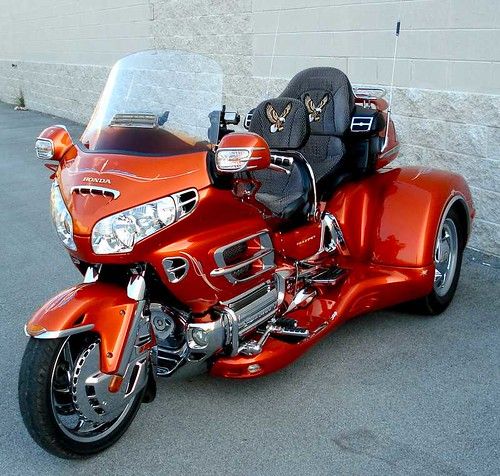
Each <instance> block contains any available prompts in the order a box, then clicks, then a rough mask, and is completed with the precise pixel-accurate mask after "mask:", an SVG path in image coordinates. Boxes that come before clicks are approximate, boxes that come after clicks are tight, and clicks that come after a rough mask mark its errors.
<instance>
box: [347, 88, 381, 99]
mask: <svg viewBox="0 0 500 476" xmlns="http://www.w3.org/2000/svg"><path fill="white" fill-rule="evenodd" d="M362 91H367V92H369V91H373V92H379V93H380V94H379V95H375V94H371V95H370V94H366V93H363V92H362ZM352 92H353V94H354V96H355V97H356V98H358V99H364V100H370V99H382V98H383V97H385V95H386V94H387V90H386V89H385V88H382V87H380V86H370V85H366V86H353V87H352Z"/></svg>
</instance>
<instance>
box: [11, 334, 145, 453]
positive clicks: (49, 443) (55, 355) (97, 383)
mask: <svg viewBox="0 0 500 476" xmlns="http://www.w3.org/2000/svg"><path fill="white" fill-rule="evenodd" d="M103 376H104V377H106V376H105V374H102V373H100V370H99V339H98V338H97V337H96V336H91V335H87V336H84V337H83V338H82V337H81V336H72V337H69V338H66V339H50V340H44V339H33V338H32V339H30V341H29V342H28V345H27V347H26V350H25V353H24V356H23V360H22V363H21V370H20V374H19V406H20V410H21V414H22V417H23V420H24V423H25V425H26V428H27V429H28V431H29V433H30V435H31V436H32V437H33V439H34V440H35V441H36V443H38V444H39V445H40V446H41V447H42V448H44V449H45V450H47V451H48V452H49V453H52V454H54V455H56V456H59V457H61V458H84V457H86V456H89V455H92V454H94V453H98V452H99V451H102V450H104V449H105V448H107V447H109V446H111V445H112V444H113V443H115V442H116V441H117V440H118V439H119V438H120V437H121V436H122V435H123V433H124V432H125V431H126V430H127V428H128V426H129V425H130V423H131V422H132V420H133V419H134V417H135V415H136V413H137V411H138V409H139V406H140V403H141V397H142V393H143V391H140V392H138V393H136V394H134V395H133V396H130V397H129V398H124V395H123V393H116V394H114V393H110V392H109V390H108V380H106V378H104V379H103Z"/></svg>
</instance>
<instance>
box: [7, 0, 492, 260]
mask: <svg viewBox="0 0 500 476" xmlns="http://www.w3.org/2000/svg"><path fill="white" fill-rule="evenodd" d="M4 3H6V4H7V5H6V6H5V7H4V8H3V9H2V10H1V11H0V99H2V100H6V101H9V102H13V101H14V100H15V98H16V96H17V95H19V90H20V89H21V88H22V90H23V94H24V96H25V98H26V102H27V104H28V106H29V107H31V108H33V109H39V110H42V111H46V112H51V113H54V114H58V115H62V116H63V117H68V118H71V119H77V120H80V121H82V122H83V121H85V120H86V119H87V118H88V116H89V115H90V113H91V111H92V105H93V104H94V103H95V101H96V99H97V97H98V94H99V92H100V89H101V87H102V84H103V82H104V79H105V76H106V74H107V71H108V69H109V66H110V65H111V64H112V63H113V61H114V60H116V59H117V58H118V57H120V56H122V55H124V54H126V53H130V52H133V51H137V50H141V49H146V48H150V47H163V48H175V49H184V50H188V51H195V52H199V53H204V54H208V55H211V56H213V57H215V58H216V59H217V60H218V61H219V62H220V63H221V64H222V66H223V68H224V71H225V98H224V100H225V102H226V103H227V105H228V106H229V107H236V108H238V109H240V110H241V111H242V112H244V111H246V110H247V109H248V108H250V107H252V106H254V105H255V104H256V103H257V102H258V101H260V100H261V99H263V98H264V97H265V96H266V90H267V89H269V94H271V95H273V94H278V93H279V92H280V91H281V90H282V89H283V87H284V85H285V84H286V80H288V79H289V78H290V77H291V76H292V75H293V74H295V73H296V72H297V71H299V70H300V69H303V68H306V67H309V66H316V65H329V66H335V67H338V68H340V69H342V70H343V71H345V72H346V73H347V74H348V75H349V77H350V79H351V81H352V82H353V83H365V84H366V83H370V84H380V85H387V84H388V83H389V81H390V77H391V70H392V60H391V57H392V52H393V39H394V31H393V30H394V26H395V23H396V20H397V18H401V20H402V24H403V31H402V35H401V37H400V44H399V58H398V62H397V67H396V89H395V101H394V112H395V120H396V122H397V124H396V125H397V128H398V131H399V134H400V138H401V141H402V143H403V151H402V155H401V158H400V159H399V163H401V164H404V163H407V164H424V165H426V166H427V165H428V166H434V167H440V168H445V169H450V170H455V171H458V172H461V173H463V174H464V175H465V176H466V178H467V180H468V181H469V183H470V185H471V187H472V191H473V194H474V197H475V200H476V204H477V209H478V215H477V219H476V224H475V229H474V234H473V237H472V241H471V245H472V246H473V247H475V248H478V249H481V250H483V251H487V252H490V253H494V254H497V255H500V217H499V212H498V203H499V198H500V195H499V193H498V192H499V190H500V173H499V172H500V170H499V169H500V129H499V127H498V125H499V124H498V123H499V118H500V53H499V52H498V48H497V45H498V44H500V8H499V5H498V1H495V0H401V1H399V0H394V1H393V0H275V1H272V2H271V1H269V0H231V1H227V0H168V1H166V0H87V1H86V2H80V1H77V0H52V1H48V0H38V1H37V2H29V3H28V2H20V1H14V0H5V1H4ZM280 4H282V6H283V8H282V11H281V15H280V14H279V11H278V10H279V8H280ZM278 18H279V28H278V35H277V38H276V48H275V57H274V60H273V68H272V73H271V80H270V81H268V75H269V70H270V66H271V54H272V51H273V45H274V34H275V31H276V28H277V25H278ZM13 64H14V65H16V66H15V67H13V66H12V65H13Z"/></svg>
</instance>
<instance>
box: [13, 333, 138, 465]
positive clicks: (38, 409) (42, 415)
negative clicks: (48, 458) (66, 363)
mask: <svg viewBox="0 0 500 476" xmlns="http://www.w3.org/2000/svg"><path fill="white" fill-rule="evenodd" d="M66 342H68V339H47V340H45V339H34V338H31V339H30V340H29V342H28V345H27V347H26V350H25V352H24V356H23V360H22V363H21V369H20V373H19V385H18V392H19V407H20V410H21V415H22V417H23V421H24V424H25V425H26V428H27V430H28V432H29V434H30V435H31V437H32V438H33V439H34V440H35V442H36V443H37V444H38V445H39V446H41V447H42V448H43V449H45V450H46V451H48V452H49V453H51V454H53V455H55V456H58V457H60V458H65V459H81V458H85V457H88V456H90V455H93V454H95V453H98V452H100V451H103V450H104V449H106V448H108V447H109V446H111V445H112V444H114V443H115V442H116V441H117V440H118V439H119V438H120V437H121V436H122V435H123V434H124V433H125V431H126V430H127V428H128V427H129V425H130V424H131V423H132V420H133V419H134V417H135V415H136V414H137V411H138V410H139V406H140V404H141V399H142V394H143V391H141V392H139V393H138V394H137V395H136V396H135V397H133V401H132V402H131V404H130V406H128V407H127V409H126V410H124V412H123V414H122V415H124V416H123V417H122V416H120V419H119V420H118V424H113V425H111V431H108V432H107V433H105V434H104V436H103V437H102V438H99V437H98V436H97V439H95V440H94V441H88V442H87V441H81V440H76V439H72V438H71V437H70V436H68V434H67V432H66V433H65V432H64V431H63V430H62V429H61V423H60V422H58V420H56V418H57V416H56V412H55V410H54V403H53V391H54V386H53V380H54V373H55V370H54V369H55V366H56V365H58V362H59V358H60V356H61V352H62V349H63V346H64V345H65V344H66ZM87 343H88V340H87ZM64 406H66V407H67V408H69V410H68V414H71V409H70V406H71V398H70V397H69V398H68V400H67V402H66V403H65V405H64ZM75 415H76V412H75ZM114 425H116V426H114ZM113 426H114V427H113Z"/></svg>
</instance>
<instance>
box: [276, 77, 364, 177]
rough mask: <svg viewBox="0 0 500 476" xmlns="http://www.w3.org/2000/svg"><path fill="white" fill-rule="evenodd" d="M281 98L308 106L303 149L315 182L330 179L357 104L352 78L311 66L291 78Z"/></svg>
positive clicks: (342, 150)
mask: <svg viewBox="0 0 500 476" xmlns="http://www.w3.org/2000/svg"><path fill="white" fill-rule="evenodd" d="M281 97H283V98H295V99H298V100H299V101H301V102H302V103H303V104H304V106H305V107H306V110H307V114H308V120H309V123H310V136H309V139H308V140H307V142H306V143H305V144H304V146H303V147H302V148H301V151H302V153H303V154H304V156H305V157H306V159H307V160H308V161H309V163H310V164H311V167H312V169H313V171H314V174H315V179H316V182H320V181H321V180H322V179H326V178H328V176H329V175H331V174H333V173H335V172H336V171H337V170H338V168H339V167H340V165H341V163H342V159H343V158H344V155H345V152H346V149H345V145H344V142H343V140H342V136H343V135H344V133H345V132H346V131H347V130H348V129H349V127H350V122H351V116H352V113H353V111H354V107H355V105H354V94H353V92H352V87H351V83H350V82H349V79H348V78H347V76H346V75H345V74H344V73H343V72H342V71H340V70H338V69H335V68H329V67H317V68H309V69H306V70H304V71H301V72H300V73H298V74H296V75H295V76H294V77H293V78H292V79H291V80H290V82H289V83H288V86H287V87H286V88H285V90H284V91H283V93H282V94H281Z"/></svg>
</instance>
